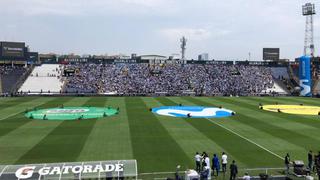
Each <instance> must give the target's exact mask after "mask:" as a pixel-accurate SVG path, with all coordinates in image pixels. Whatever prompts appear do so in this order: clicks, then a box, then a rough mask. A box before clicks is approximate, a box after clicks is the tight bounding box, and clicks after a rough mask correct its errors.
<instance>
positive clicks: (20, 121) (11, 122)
mask: <svg viewBox="0 0 320 180" xmlns="http://www.w3.org/2000/svg"><path fill="white" fill-rule="evenodd" d="M50 99H51V98H50ZM44 102H45V103H41V104H40V105H39V104H37V105H36V104H35V105H31V106H30V107H29V108H34V107H37V108H44V107H48V106H51V105H54V104H55V103H57V102H59V103H60V100H59V99H57V98H54V99H51V100H49V101H47V102H46V101H44ZM24 110H25V108H23V110H21V111H24ZM15 114H16V115H12V116H11V115H10V117H8V118H6V119H3V120H1V121H0V137H1V136H4V135H6V134H8V133H9V132H11V131H13V130H15V129H16V128H18V127H20V126H22V125H24V124H26V123H28V122H30V121H31V120H30V119H27V118H26V117H24V114H23V113H21V112H19V111H18V113H15Z"/></svg>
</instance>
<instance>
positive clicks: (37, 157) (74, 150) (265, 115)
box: [0, 97, 320, 173]
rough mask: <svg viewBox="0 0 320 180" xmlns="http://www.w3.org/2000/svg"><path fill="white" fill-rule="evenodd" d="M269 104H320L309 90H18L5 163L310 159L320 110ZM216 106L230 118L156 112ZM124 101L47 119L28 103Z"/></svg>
mask: <svg viewBox="0 0 320 180" xmlns="http://www.w3.org/2000/svg"><path fill="white" fill-rule="evenodd" d="M259 103H262V104H263V105H269V104H270V105H271V104H276V103H278V104H288V105H299V104H303V105H310V106H320V102H319V99H314V98H302V97H276V98H274V97H14V98H2V99H0V164H3V165H6V164H31V163H51V162H76V161H99V160H120V159H136V160H137V163H138V172H139V173H151V172H168V171H169V172H170V171H175V167H176V166H177V165H181V167H182V168H181V169H182V170H185V169H187V168H194V154H195V152H197V151H198V152H199V153H202V152H203V151H205V152H207V153H209V155H210V158H211V157H212V154H213V153H216V154H218V155H219V157H221V153H222V152H226V153H227V154H228V160H229V162H231V160H236V162H237V164H238V167H239V168H261V167H264V168H266V167H273V168H274V167H283V166H284V165H283V157H284V156H285V154H286V153H289V154H290V156H291V160H303V161H304V162H305V163H307V152H308V151H309V150H312V151H313V152H318V151H319V150H320V136H319V135H320V134H319V132H320V131H319V130H320V119H319V117H320V116H310V115H309V116H308V115H295V114H285V113H278V112H270V111H264V110H261V109H259ZM178 104H182V105H183V106H184V105H188V106H210V107H211V106H214V107H219V106H222V107H223V108H227V109H230V110H232V111H234V112H236V114H235V115H234V116H230V117H224V118H210V119H208V118H177V117H169V116H160V115H156V114H154V113H152V112H150V110H149V109H150V108H154V107H159V106H175V105H178ZM62 105H63V106H64V107H68V106H71V107H74V106H92V107H109V106H110V107H113V108H119V113H118V114H116V115H113V116H110V117H103V118H99V119H83V120H75V121H46V120H33V119H29V118H26V117H25V115H24V113H25V111H26V109H33V108H37V109H42V108H56V107H59V106H62Z"/></svg>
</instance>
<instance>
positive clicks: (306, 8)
mask: <svg viewBox="0 0 320 180" xmlns="http://www.w3.org/2000/svg"><path fill="white" fill-rule="evenodd" d="M314 14H316V10H315V6H314V4H311V3H306V4H305V5H303V6H302V15H304V16H310V15H314Z"/></svg>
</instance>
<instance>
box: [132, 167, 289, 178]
mask: <svg viewBox="0 0 320 180" xmlns="http://www.w3.org/2000/svg"><path fill="white" fill-rule="evenodd" d="M284 169H285V168H283V167H282V168H281V167H278V168H243V169H239V171H260V170H263V171H265V170H284ZM178 172H179V173H184V172H185V171H178ZM174 173H176V172H150V173H140V174H138V175H139V176H141V175H160V174H174Z"/></svg>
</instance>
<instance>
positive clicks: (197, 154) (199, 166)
mask: <svg viewBox="0 0 320 180" xmlns="http://www.w3.org/2000/svg"><path fill="white" fill-rule="evenodd" d="M194 160H195V161H196V171H197V172H200V171H201V156H200V154H199V153H198V152H196V155H195V156H194Z"/></svg>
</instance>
